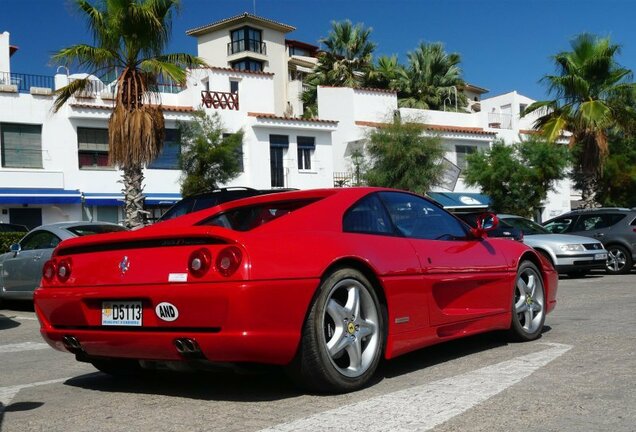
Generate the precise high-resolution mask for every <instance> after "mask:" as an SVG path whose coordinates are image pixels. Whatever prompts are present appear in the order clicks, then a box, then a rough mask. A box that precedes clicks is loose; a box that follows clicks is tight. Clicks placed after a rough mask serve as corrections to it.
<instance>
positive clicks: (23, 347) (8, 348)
mask: <svg viewBox="0 0 636 432" xmlns="http://www.w3.org/2000/svg"><path fill="white" fill-rule="evenodd" d="M47 348H49V346H48V344H45V343H42V342H23V343H17V344H7V345H0V354H1V353H11V352H20V351H35V350H41V349H47Z"/></svg>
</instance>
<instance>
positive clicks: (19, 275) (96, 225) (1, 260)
mask: <svg viewBox="0 0 636 432" xmlns="http://www.w3.org/2000/svg"><path fill="white" fill-rule="evenodd" d="M125 230H126V228H124V227H122V226H120V225H115V224H111V223H107V222H60V223H55V224H50V225H42V226H39V227H37V228H35V229H33V230H32V231H30V232H29V233H28V234H27V235H25V236H24V237H23V238H22V240H20V241H19V242H18V243H16V244H14V245H11V250H10V251H9V252H7V253H5V254H2V255H0V288H1V289H0V300H2V299H15V300H31V299H32V298H33V291H34V290H35V288H37V287H38V285H39V284H40V279H41V278H42V267H43V266H44V263H45V262H46V261H47V260H48V259H49V258H51V254H52V253H53V249H55V247H56V246H57V245H58V244H59V243H60V242H61V241H62V240H66V239H69V238H72V237H79V236H84V235H92V234H102V233H108V232H114V231H125Z"/></svg>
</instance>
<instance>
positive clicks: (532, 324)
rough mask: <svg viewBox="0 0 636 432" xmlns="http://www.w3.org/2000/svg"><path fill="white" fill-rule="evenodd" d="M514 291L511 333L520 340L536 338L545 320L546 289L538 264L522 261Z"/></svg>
mask: <svg viewBox="0 0 636 432" xmlns="http://www.w3.org/2000/svg"><path fill="white" fill-rule="evenodd" d="M513 292H514V295H513V296H512V298H513V300H512V322H511V324H510V333H511V335H512V337H513V338H514V339H516V340H519V341H531V340H534V339H536V338H538V337H539V335H540V334H541V331H542V330H543V323H544V321H545V289H544V287H543V278H542V277H541V272H540V271H539V269H538V268H537V266H535V265H534V264H533V263H531V262H530V261H523V262H522V263H521V265H520V266H519V270H517V278H516V280H515V286H514V291H513Z"/></svg>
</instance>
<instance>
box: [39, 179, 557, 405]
mask: <svg viewBox="0 0 636 432" xmlns="http://www.w3.org/2000/svg"><path fill="white" fill-rule="evenodd" d="M485 219H492V220H490V221H488V222H490V225H495V224H496V218H495V217H494V215H489V216H488V217H486V218H485ZM488 229H489V228H486V227H484V218H482V219H481V220H480V224H479V225H478V227H477V228H475V229H471V228H469V227H468V226H467V225H465V224H464V223H463V222H461V221H460V220H458V219H457V218H455V217H454V216H452V215H451V214H449V213H447V212H446V211H445V210H443V209H442V208H441V207H440V206H439V205H437V204H436V203H434V202H432V201H430V200H428V199H426V198H423V197H421V196H418V195H415V194H411V193H407V192H403V191H398V190H391V189H380V188H343V189H322V190H309V191H294V192H285V193H280V194H275V195H265V196H257V197H252V198H246V199H242V200H238V201H233V202H229V203H225V204H221V205H218V206H216V207H213V208H209V209H206V210H203V211H199V212H195V213H192V214H189V215H186V216H182V217H179V218H176V219H173V220H170V221H167V222H164V223H161V224H156V225H153V226H150V227H147V228H144V229H141V230H138V231H132V232H124V233H113V234H104V235H101V236H94V237H90V238H76V239H70V240H66V241H64V242H62V243H61V244H60V245H59V246H58V247H57V249H56V250H55V252H54V254H53V257H52V259H51V260H50V261H48V262H47V263H46V265H45V267H44V269H43V278H42V283H41V287H40V288H38V289H37V291H36V292H35V308H36V311H37V314H38V317H39V319H40V322H41V327H42V328H41V333H42V335H43V337H44V339H45V340H46V341H47V342H48V343H49V344H50V345H51V346H52V347H53V348H55V349H58V350H60V351H68V352H71V353H73V354H75V355H76V358H77V359H78V360H80V361H86V362H90V363H92V364H93V365H94V366H95V367H96V368H97V369H99V370H102V371H104V372H107V373H110V374H124V373H134V372H135V371H136V370H137V369H138V368H141V367H150V368H152V367H157V366H162V365H172V366H174V364H175V363H174V362H187V363H189V364H191V365H209V364H210V363H211V364H216V363H219V364H227V363H230V364H237V363H238V364H240V363H264V364H275V365H286V366H287V367H288V369H289V371H290V372H291V375H292V376H293V377H294V378H295V379H297V380H298V381H299V382H300V383H301V384H303V385H304V386H306V387H307V388H310V389H313V390H318V391H341V392H343V391H351V390H355V389H358V388H360V387H362V386H364V385H365V384H366V383H367V382H368V381H369V379H370V378H371V376H372V375H373V373H374V371H375V370H376V368H377V366H378V363H379V362H380V360H381V359H382V357H384V358H386V359H390V358H392V357H395V356H398V355H400V354H403V353H406V352H409V351H412V350H416V349H418V348H422V347H425V346H428V345H432V344H435V343H438V342H442V341H445V340H450V339H455V338H459V337H462V336H467V335H472V334H476V333H481V332H486V331H491V330H495V329H508V330H509V331H510V334H511V335H513V336H514V337H515V338H517V339H521V340H533V339H535V338H537V337H538V336H539V335H540V333H541V330H542V327H543V323H544V320H545V316H546V314H547V313H548V312H550V311H551V310H552V309H553V308H554V306H555V303H556V291H557V274H556V272H555V270H554V268H553V267H552V265H551V264H550V263H549V262H547V261H546V260H545V259H544V258H543V257H542V256H541V255H540V254H537V253H536V252H535V251H534V250H533V249H531V248H529V247H527V246H525V245H523V244H522V243H519V242H511V241H509V240H505V239H490V238H488V237H487V234H486V231H488Z"/></svg>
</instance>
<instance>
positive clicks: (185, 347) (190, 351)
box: [62, 335, 205, 359]
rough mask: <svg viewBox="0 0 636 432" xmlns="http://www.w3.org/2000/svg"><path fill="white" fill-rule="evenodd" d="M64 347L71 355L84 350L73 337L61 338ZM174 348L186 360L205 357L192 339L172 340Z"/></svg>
mask: <svg viewBox="0 0 636 432" xmlns="http://www.w3.org/2000/svg"><path fill="white" fill-rule="evenodd" d="M62 343H63V344H64V347H65V348H66V349H67V350H68V351H69V352H71V353H73V354H82V353H83V352H84V348H83V347H82V344H81V343H80V341H79V340H78V339H77V338H76V337H75V336H70V335H66V336H64V337H63V338H62ZM174 346H175V348H176V349H177V352H178V353H179V354H181V356H183V357H185V358H187V359H204V358H205V356H204V355H203V353H202V352H201V347H199V344H198V343H197V341H195V340H194V339H190V338H178V339H175V340H174Z"/></svg>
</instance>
